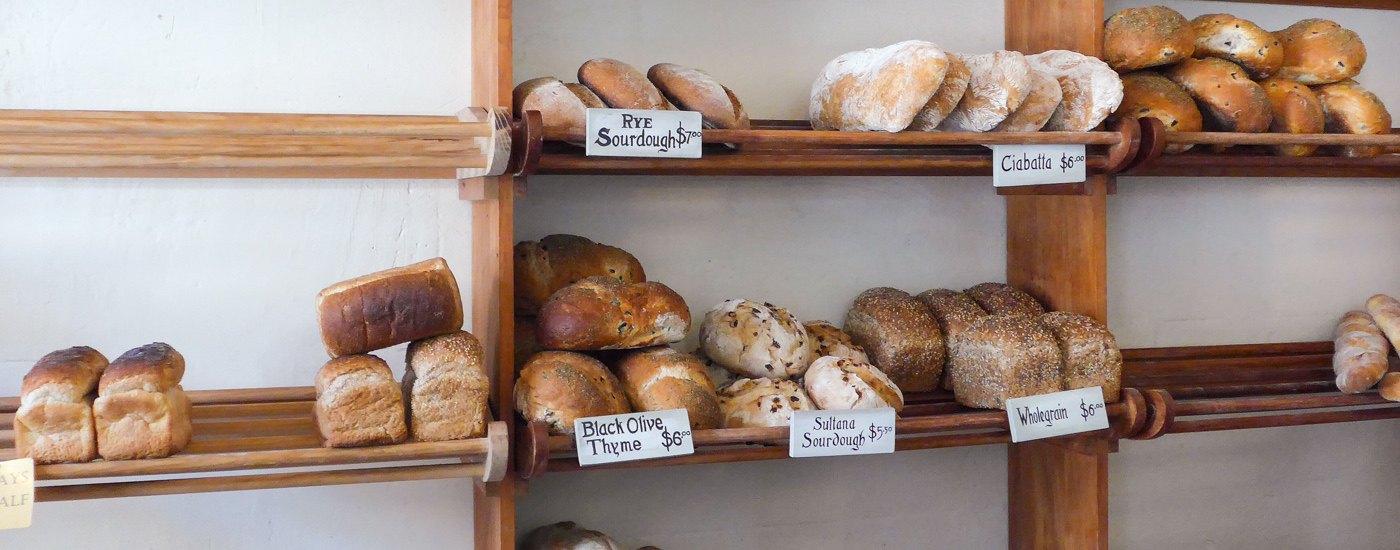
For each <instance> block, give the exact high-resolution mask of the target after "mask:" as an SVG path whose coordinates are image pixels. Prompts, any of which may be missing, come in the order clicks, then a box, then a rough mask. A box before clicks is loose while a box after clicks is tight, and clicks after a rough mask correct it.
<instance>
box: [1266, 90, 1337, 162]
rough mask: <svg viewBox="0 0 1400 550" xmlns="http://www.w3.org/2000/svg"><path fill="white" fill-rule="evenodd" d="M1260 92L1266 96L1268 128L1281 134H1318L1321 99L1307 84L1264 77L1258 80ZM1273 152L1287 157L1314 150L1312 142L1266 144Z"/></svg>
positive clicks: (1322, 122)
mask: <svg viewBox="0 0 1400 550" xmlns="http://www.w3.org/2000/svg"><path fill="white" fill-rule="evenodd" d="M1259 86H1261V87H1263V88H1264V93H1265V94H1268V96H1269V103H1270V105H1271V106H1272V107H1273V111H1274V119H1273V122H1272V123H1271V124H1270V125H1269V130H1270V131H1272V132H1275V133H1284V134H1321V133H1322V132H1323V131H1324V130H1325V129H1326V124H1327V116H1326V115H1325V114H1324V113H1323V112H1322V101H1321V100H1319V99H1318V98H1317V94H1315V93H1313V91H1312V89H1311V88H1308V87H1307V86H1304V85H1302V84H1299V83H1297V82H1294V81H1292V80H1284V79H1282V78H1268V79H1265V80H1261V81H1259ZM1270 149H1272V150H1273V151H1274V154H1277V155H1281V156H1288V157H1306V156H1308V155H1311V154H1313V153H1314V152H1316V151H1317V146H1316V145H1275V146H1272V147H1270Z"/></svg>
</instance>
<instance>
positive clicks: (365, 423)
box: [314, 355, 408, 447]
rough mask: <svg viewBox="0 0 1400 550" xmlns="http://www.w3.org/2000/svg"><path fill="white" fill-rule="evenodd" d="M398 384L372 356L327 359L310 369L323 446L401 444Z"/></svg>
mask: <svg viewBox="0 0 1400 550" xmlns="http://www.w3.org/2000/svg"><path fill="white" fill-rule="evenodd" d="M403 400H404V395H403V387H402V386H400V385H399V384H398V382H395V381H394V373H393V371H391V370H389V364H388V363H385V362H384V360H383V359H380V358H378V357H375V356H373V355H345V356H341V357H337V358H335V359H331V360H330V361H328V362H327V363H326V364H325V365H323V366H322V367H321V370H320V371H319V372H317V373H316V406H315V409H314V416H315V417H316V429H317V430H318V431H320V432H321V438H322V439H324V440H325V441H324V442H323V443H322V444H323V445H325V446H326V447H365V446H370V445H388V444H391V443H402V442H403V441H404V440H405V439H407V438H408V422H407V421H405V420H404V416H405V409H404V402H403Z"/></svg>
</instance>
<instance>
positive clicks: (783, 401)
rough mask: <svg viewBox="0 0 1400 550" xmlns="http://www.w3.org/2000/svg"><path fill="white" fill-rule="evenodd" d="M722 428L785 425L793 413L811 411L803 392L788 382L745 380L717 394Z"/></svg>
mask: <svg viewBox="0 0 1400 550" xmlns="http://www.w3.org/2000/svg"><path fill="white" fill-rule="evenodd" d="M719 408H720V410H722V411H724V427H726V428H764V427H770V426H771V427H778V426H788V425H789V424H791V423H792V412H793V411H810V410H813V409H814V407H813V406H812V400H811V399H809V398H808V397H807V392H806V390H803V389H802V386H799V385H797V382H793V381H791V380H772V379H768V378H757V379H755V378H745V379H743V380H740V381H738V382H735V383H733V384H730V385H728V386H726V387H725V388H724V389H722V390H720V391H719Z"/></svg>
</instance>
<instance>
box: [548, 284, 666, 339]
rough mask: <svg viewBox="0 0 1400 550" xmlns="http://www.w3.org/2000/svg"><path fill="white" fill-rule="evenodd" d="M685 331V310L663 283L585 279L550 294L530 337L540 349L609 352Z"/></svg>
mask: <svg viewBox="0 0 1400 550" xmlns="http://www.w3.org/2000/svg"><path fill="white" fill-rule="evenodd" d="M689 330H690V308H688V307H686V305H685V300H683V299H682V298H681V297H680V295H678V294H676V292H675V291H674V290H671V289H670V288H668V287H667V286H666V285H663V284H661V283H651V282H648V283H635V284H629V283H624V282H622V281H618V280H617V279H613V278H609V277H586V278H584V279H582V280H580V281H579V282H577V283H574V284H572V285H569V286H567V287H565V288H563V289H561V290H559V291H558V292H555V293H554V295H553V296H550V298H549V301H548V302H545V304H544V307H542V308H540V315H539V317H538V318H536V327H535V337H536V338H537V339H538V340H539V343H540V346H541V347H543V348H544V349H555V350H572V351H584V350H612V349H631V348H643V347H647V346H656V345H661V344H669V343H672V342H679V341H681V340H682V339H684V338H685V333H686V331H689Z"/></svg>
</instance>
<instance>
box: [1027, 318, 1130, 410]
mask: <svg viewBox="0 0 1400 550" xmlns="http://www.w3.org/2000/svg"><path fill="white" fill-rule="evenodd" d="M1039 320H1040V324H1041V325H1044V326H1045V328H1047V329H1049V330H1050V334H1051V335H1052V336H1054V337H1055V343H1056V344H1057V345H1058V346H1059V347H1060V359H1061V361H1062V362H1063V365H1064V371H1063V373H1062V378H1063V379H1064V389H1066V390H1077V389H1080V388H1092V387H1094V386H1099V387H1100V388H1102V389H1103V402H1104V403H1117V402H1118V399H1119V398H1120V397H1121V396H1122V394H1121V392H1120V389H1121V387H1122V380H1123V354H1122V353H1121V352H1119V351H1118V341H1117V340H1115V339H1114V338H1113V334H1112V333H1110V332H1108V329H1107V328H1106V327H1104V326H1103V325H1102V324H1100V323H1099V322H1098V321H1095V320H1094V319H1093V318H1091V317H1088V316H1086V315H1079V314H1077V313H1065V312H1062V311H1056V312H1053V313H1046V314H1045V315H1041V316H1040V317H1039Z"/></svg>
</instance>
